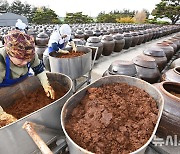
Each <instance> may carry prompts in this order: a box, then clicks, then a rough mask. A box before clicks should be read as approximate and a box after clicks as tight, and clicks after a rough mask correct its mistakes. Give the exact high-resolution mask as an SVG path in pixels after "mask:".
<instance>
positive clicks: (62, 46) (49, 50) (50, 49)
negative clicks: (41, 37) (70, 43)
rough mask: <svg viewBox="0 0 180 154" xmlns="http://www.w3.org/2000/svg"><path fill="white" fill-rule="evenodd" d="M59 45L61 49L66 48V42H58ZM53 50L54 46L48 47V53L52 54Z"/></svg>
mask: <svg viewBox="0 0 180 154" xmlns="http://www.w3.org/2000/svg"><path fill="white" fill-rule="evenodd" d="M57 46H58V48H59V49H62V48H64V43H62V44H59V43H58V44H57ZM53 51H54V49H53V48H52V47H48V54H50V53H51V52H53Z"/></svg>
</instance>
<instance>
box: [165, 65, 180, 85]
mask: <svg viewBox="0 0 180 154" xmlns="http://www.w3.org/2000/svg"><path fill="white" fill-rule="evenodd" d="M162 80H163V81H165V80H166V81H172V82H178V83H180V66H177V67H175V68H173V69H170V70H168V71H167V72H165V73H164V74H163V75H162Z"/></svg>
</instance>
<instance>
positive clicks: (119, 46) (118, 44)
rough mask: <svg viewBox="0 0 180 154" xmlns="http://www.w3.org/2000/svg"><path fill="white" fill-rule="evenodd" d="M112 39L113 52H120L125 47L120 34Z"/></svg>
mask: <svg viewBox="0 0 180 154" xmlns="http://www.w3.org/2000/svg"><path fill="white" fill-rule="evenodd" d="M113 38H114V41H115V46H114V52H120V51H121V50H122V49H123V47H124V45H125V39H124V37H123V35H122V34H115V35H113Z"/></svg>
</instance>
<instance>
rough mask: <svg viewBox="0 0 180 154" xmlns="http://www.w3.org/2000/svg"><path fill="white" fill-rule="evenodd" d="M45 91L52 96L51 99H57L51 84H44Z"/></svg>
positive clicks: (48, 95)
mask: <svg viewBox="0 0 180 154" xmlns="http://www.w3.org/2000/svg"><path fill="white" fill-rule="evenodd" d="M43 88H44V91H45V93H46V95H47V97H50V98H51V99H55V91H54V90H53V88H52V87H51V86H50V85H45V86H43Z"/></svg>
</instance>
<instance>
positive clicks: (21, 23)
mask: <svg viewBox="0 0 180 154" xmlns="http://www.w3.org/2000/svg"><path fill="white" fill-rule="evenodd" d="M15 27H17V28H18V29H20V30H24V29H25V28H26V24H25V23H23V22H22V20H21V19H18V20H17V22H16V25H15Z"/></svg>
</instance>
